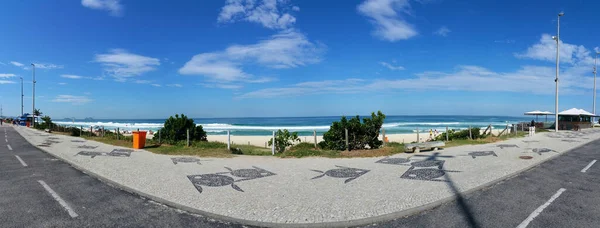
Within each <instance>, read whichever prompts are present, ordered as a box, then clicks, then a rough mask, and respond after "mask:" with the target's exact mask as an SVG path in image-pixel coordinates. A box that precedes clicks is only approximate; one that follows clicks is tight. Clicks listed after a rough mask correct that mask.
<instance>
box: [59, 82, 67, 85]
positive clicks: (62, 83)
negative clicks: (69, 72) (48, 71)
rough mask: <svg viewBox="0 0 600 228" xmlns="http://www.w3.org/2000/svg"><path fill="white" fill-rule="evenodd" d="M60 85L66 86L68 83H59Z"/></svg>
mask: <svg viewBox="0 0 600 228" xmlns="http://www.w3.org/2000/svg"><path fill="white" fill-rule="evenodd" d="M58 84H59V85H66V84H67V83H66V82H59V83H58Z"/></svg>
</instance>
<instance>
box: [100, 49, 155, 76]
mask: <svg viewBox="0 0 600 228" xmlns="http://www.w3.org/2000/svg"><path fill="white" fill-rule="evenodd" d="M95 61H96V62H99V63H102V65H104V71H106V73H107V74H109V75H111V76H113V77H115V78H116V79H117V80H125V78H128V77H135V76H139V75H141V74H143V73H146V72H149V71H153V70H156V68H155V66H159V65H160V60H158V59H157V58H152V57H146V56H142V55H137V54H133V53H129V52H127V51H126V50H123V49H112V50H110V51H109V53H108V54H98V55H96V57H95Z"/></svg>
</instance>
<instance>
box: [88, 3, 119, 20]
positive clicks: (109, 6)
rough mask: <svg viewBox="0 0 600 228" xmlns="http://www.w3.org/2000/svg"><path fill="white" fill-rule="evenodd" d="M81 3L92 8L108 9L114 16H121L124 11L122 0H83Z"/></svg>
mask: <svg viewBox="0 0 600 228" xmlns="http://www.w3.org/2000/svg"><path fill="white" fill-rule="evenodd" d="M81 5H83V6H84V7H87V8H90V9H97V10H106V11H108V12H110V15H112V16H121V15H122V12H123V5H121V3H120V0H81Z"/></svg>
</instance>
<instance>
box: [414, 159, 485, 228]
mask: <svg viewBox="0 0 600 228" xmlns="http://www.w3.org/2000/svg"><path fill="white" fill-rule="evenodd" d="M415 156H418V157H424V156H425V155H415ZM438 157H454V156H440V153H437V152H436V153H433V154H432V155H431V156H427V159H426V160H429V161H435V160H438V159H437V158H438ZM444 179H445V180H446V181H445V182H446V183H447V184H448V187H449V188H450V190H452V193H454V195H455V196H456V203H457V204H458V207H459V209H460V211H461V212H462V214H463V216H464V217H465V219H466V221H467V223H468V224H469V227H473V228H480V227H481V226H480V225H479V223H478V222H477V219H475V216H474V214H473V211H472V209H471V208H470V207H469V205H468V204H467V201H466V200H465V198H464V197H463V195H462V194H461V193H460V191H459V190H458V188H457V187H456V185H455V184H454V182H453V181H452V179H451V178H450V176H448V174H446V175H444Z"/></svg>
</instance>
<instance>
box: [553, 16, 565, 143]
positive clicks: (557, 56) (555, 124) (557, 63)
mask: <svg viewBox="0 0 600 228" xmlns="http://www.w3.org/2000/svg"><path fill="white" fill-rule="evenodd" d="M563 15H565V13H563V12H561V13H559V14H558V21H557V24H556V36H554V37H552V39H554V40H556V79H554V81H555V82H556V97H555V103H554V118H555V121H556V122H555V123H554V131H557V132H558V65H559V62H560V60H559V57H560V56H559V54H558V53H559V51H560V17H562V16H563Z"/></svg>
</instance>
